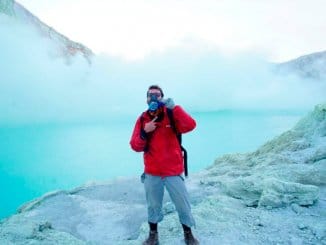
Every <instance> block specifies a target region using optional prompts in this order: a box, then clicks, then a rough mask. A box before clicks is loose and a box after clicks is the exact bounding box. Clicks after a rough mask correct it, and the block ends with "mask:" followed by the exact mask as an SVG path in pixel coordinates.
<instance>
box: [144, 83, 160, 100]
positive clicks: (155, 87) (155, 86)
mask: <svg viewBox="0 0 326 245" xmlns="http://www.w3.org/2000/svg"><path fill="white" fill-rule="evenodd" d="M151 89H158V90H160V92H161V94H162V98H163V97H164V93H163V90H162V89H161V87H160V86H158V85H151V86H149V87H148V89H147V94H146V95H148V91H149V90H151Z"/></svg>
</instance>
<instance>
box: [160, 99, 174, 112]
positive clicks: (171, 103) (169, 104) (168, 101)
mask: <svg viewBox="0 0 326 245" xmlns="http://www.w3.org/2000/svg"><path fill="white" fill-rule="evenodd" d="M162 102H163V103H164V104H165V106H166V108H168V109H171V110H172V109H173V108H174V101H173V99H171V98H167V99H162Z"/></svg>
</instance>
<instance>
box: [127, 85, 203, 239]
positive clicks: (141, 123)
mask: <svg viewBox="0 0 326 245" xmlns="http://www.w3.org/2000/svg"><path fill="white" fill-rule="evenodd" d="M163 97H164V94H163V91H162V89H161V88H160V87H159V86H157V85H152V86H150V87H149V88H148V91H147V104H148V106H149V108H148V110H147V111H145V112H143V113H142V115H141V116H140V117H139V118H138V119H137V121H136V125H135V127H134V131H133V134H132V137H131V140H130V145H131V148H132V149H133V150H135V151H137V152H144V166H145V170H144V174H143V175H142V181H143V183H144V187H145V194H146V201H147V209H148V211H147V212H148V223H149V228H150V232H149V236H148V238H147V239H146V240H145V241H144V242H143V244H144V245H154V244H158V232H157V224H158V223H159V222H160V221H162V219H163V213H162V202H163V195H164V187H165V188H166V189H167V191H168V192H169V195H170V197H171V200H172V202H173V203H174V205H175V207H176V210H177V212H178V215H179V220H180V222H181V224H182V227H183V230H184V239H185V243H186V244H191V245H193V244H199V242H198V240H197V239H196V238H194V236H193V234H192V232H191V227H192V226H194V225H195V221H194V218H193V216H192V214H191V208H190V202H189V196H188V193H187V190H186V186H185V184H184V180H183V177H182V173H183V172H184V166H183V155H182V151H181V146H180V143H179V141H178V138H177V135H176V132H177V133H180V134H183V133H187V132H189V131H191V130H193V129H194V128H195V127H196V122H195V120H194V119H193V118H192V117H191V116H190V115H189V114H187V113H186V112H185V111H184V110H183V109H182V107H181V106H178V105H176V106H175V105H174V102H173V100H172V99H171V98H168V99H163ZM168 110H170V111H171V112H172V116H173V120H174V123H173V124H174V125H171V122H170V121H171V120H170V116H169V115H168Z"/></svg>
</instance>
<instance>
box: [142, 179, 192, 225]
mask: <svg viewBox="0 0 326 245" xmlns="http://www.w3.org/2000/svg"><path fill="white" fill-rule="evenodd" d="M142 180H143V183H144V187H145V193H146V200H147V209H148V210H147V212H148V222H151V223H158V222H160V221H162V219H163V213H162V202H163V196H164V187H165V188H166V189H167V191H168V192H169V195H170V197H171V200H172V202H173V203H174V205H175V207H176V210H177V212H178V215H179V220H180V222H181V224H184V225H186V226H188V227H192V226H194V225H195V220H194V218H193V216H192V214H191V208H190V202H189V195H188V192H187V189H186V186H185V184H184V180H183V178H182V177H181V176H169V177H164V178H162V177H160V176H153V175H149V174H145V175H143V176H142Z"/></svg>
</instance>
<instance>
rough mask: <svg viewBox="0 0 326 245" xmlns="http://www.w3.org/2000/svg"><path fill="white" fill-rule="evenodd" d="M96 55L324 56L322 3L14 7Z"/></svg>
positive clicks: (39, 1) (83, 2)
mask: <svg viewBox="0 0 326 245" xmlns="http://www.w3.org/2000/svg"><path fill="white" fill-rule="evenodd" d="M18 2H19V3H21V4H23V5H24V6H25V7H26V8H27V9H29V10H30V11H31V12H32V13H34V14H35V15H36V16H38V17H39V18H40V19H41V20H43V21H44V22H45V23H47V24H48V25H50V26H52V27H54V28H55V29H56V30H57V31H59V32H61V33H63V34H65V35H67V36H68V37H69V38H71V39H73V40H74V41H78V42H81V43H83V44H85V45H87V46H88V47H90V48H91V49H92V50H93V51H94V52H95V53H106V54H109V55H113V56H118V57H122V58H124V59H128V60H134V59H141V58H144V57H145V56H147V55H150V54H151V53H153V52H162V51H165V50H166V49H168V48H175V47H179V46H186V45H191V46H193V47H195V48H200V47H208V46H209V47H210V48H214V49H216V50H217V51H218V52H220V53H223V54H225V55H234V54H237V53H242V52H253V51H254V52H255V53H257V54H261V55H264V56H265V57H267V59H269V60H272V61H285V60H288V59H292V58H296V57H297V56H300V55H303V54H308V53H312V52H316V51H321V50H325V49H326V48H325V44H326V31H325V30H326V15H325V14H324V10H325V9H326V1H325V0H309V1H308V0H287V1H283V0H215V1H213V0H151V1H149V0H121V1H114V0H92V1H89V0H47V1H44V0H18Z"/></svg>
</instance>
